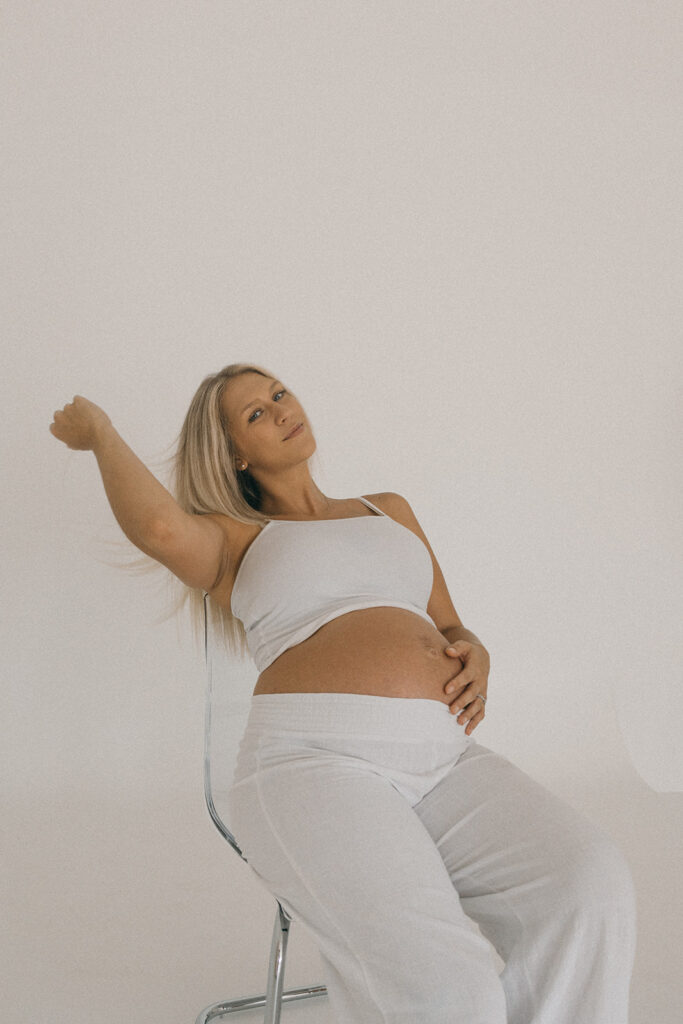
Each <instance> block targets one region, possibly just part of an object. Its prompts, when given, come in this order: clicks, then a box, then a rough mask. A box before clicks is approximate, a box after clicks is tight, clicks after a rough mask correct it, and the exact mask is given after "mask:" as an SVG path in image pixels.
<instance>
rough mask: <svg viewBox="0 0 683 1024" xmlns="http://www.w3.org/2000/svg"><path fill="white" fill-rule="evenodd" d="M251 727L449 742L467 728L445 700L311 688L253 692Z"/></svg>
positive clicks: (281, 730)
mask: <svg viewBox="0 0 683 1024" xmlns="http://www.w3.org/2000/svg"><path fill="white" fill-rule="evenodd" d="M248 727H249V728H256V729H266V730H268V731H275V732H283V731H285V732H293V733H301V732H333V733H352V734H354V735H356V736H359V735H372V736H389V737H391V738H393V739H395V740H396V739H401V738H404V739H406V740H409V739H415V738H417V737H419V738H421V739H424V738H430V739H431V740H439V739H444V740H447V741H450V742H452V740H453V736H454V733H456V732H457V731H460V732H463V733H464V729H465V727H464V726H463V725H460V724H459V723H458V722H457V719H456V716H455V715H452V714H451V713H450V711H449V710H448V705H447V704H446V703H445V702H444V701H440V700H431V699H427V698H423V697H382V696H378V695H376V694H369V693H328V692H320V693H319V692H310V691H305V692H298V693H257V694H252V696H251V707H250V712H249V725H248Z"/></svg>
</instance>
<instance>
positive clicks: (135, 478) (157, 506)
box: [93, 423, 181, 550]
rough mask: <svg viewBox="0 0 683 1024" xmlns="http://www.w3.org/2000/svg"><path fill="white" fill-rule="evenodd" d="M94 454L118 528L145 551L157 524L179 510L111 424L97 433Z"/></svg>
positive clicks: (170, 495)
mask: <svg viewBox="0 0 683 1024" xmlns="http://www.w3.org/2000/svg"><path fill="white" fill-rule="evenodd" d="M93 453H94V455H95V458H96V459H97V464H98V466H99V469H100V473H101V474H102V482H103V484H104V489H105V491H106V493H107V498H108V499H109V504H110V505H111V507H112V511H113V513H114V515H115V517H116V520H117V522H118V524H119V526H120V527H121V529H122V530H123V532H124V533H125V534H126V536H127V537H128V539H129V540H131V541H132V542H133V544H135V545H136V547H139V548H142V550H146V549H147V547H148V544H149V543H150V542H151V541H152V540H153V539H154V537H155V536H156V531H157V530H158V528H159V526H160V524H162V523H169V522H170V521H171V520H172V519H173V518H174V517H176V516H177V515H178V513H179V512H180V511H181V509H180V506H179V505H178V503H177V502H176V500H175V498H174V497H173V495H172V494H171V493H170V492H169V491H167V490H166V488H165V487H164V486H163V484H161V483H159V481H158V480H157V478H156V477H155V476H154V474H153V473H151V472H150V471H149V470H148V469H147V467H146V466H145V464H144V463H143V462H141V460H140V459H139V458H138V457H137V455H136V454H135V452H134V451H133V450H132V449H131V448H129V447H128V445H127V444H126V442H125V441H124V440H123V438H122V437H121V436H120V434H119V433H118V432H117V431H116V430H115V428H114V427H113V426H112V425H111V424H110V423H109V424H106V425H105V426H104V427H102V429H100V430H99V431H98V433H97V440H96V442H95V444H94V446H93Z"/></svg>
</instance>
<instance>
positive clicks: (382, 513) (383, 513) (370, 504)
mask: <svg viewBox="0 0 683 1024" xmlns="http://www.w3.org/2000/svg"><path fill="white" fill-rule="evenodd" d="M358 500H359V501H362V502H363V503H364V504H365V505H367V506H368V507H369V508H374V510H375V512H379V514H380V515H381V516H385V515H386V512H382V509H381V508H377V506H376V505H373V504H372V502H371V501H368V499H367V498H361V497H360V496H359V498H358Z"/></svg>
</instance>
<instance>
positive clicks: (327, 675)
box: [254, 607, 462, 704]
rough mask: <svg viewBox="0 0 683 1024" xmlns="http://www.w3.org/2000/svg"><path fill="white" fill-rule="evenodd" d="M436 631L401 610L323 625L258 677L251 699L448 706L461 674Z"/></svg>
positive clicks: (367, 612)
mask: <svg viewBox="0 0 683 1024" xmlns="http://www.w3.org/2000/svg"><path fill="white" fill-rule="evenodd" d="M447 646H448V640H447V639H446V637H445V636H444V635H443V633H440V632H439V630H438V629H437V628H436V626H433V625H432V626H430V624H429V623H428V622H427V620H426V619H423V618H422V617H421V616H420V615H416V614H415V613H414V612H411V611H408V610H407V609H404V608H386V607H382V608H361V609H358V610H357V611H352V612H346V613H345V614H344V615H340V616H338V617H337V618H336V619H332V621H331V622H326V623H325V625H323V626H321V627H320V629H318V630H316V632H315V633H313V634H312V635H311V636H309V637H307V638H306V639H305V640H303V641H302V642H301V643H299V644H296V645H295V646H294V647H290V648H289V649H288V650H286V651H283V653H282V654H281V655H280V656H279V657H278V658H276V659H275V661H274V662H272V664H270V665H269V666H268V667H267V668H266V669H264V671H263V672H262V673H261V674H260V676H259V678H258V682H257V683H256V687H255V688H254V693H255V694H257V693H301V692H305V691H309V692H310V691H314V692H325V693H334V692H339V693H369V694H376V695H377V696H381V697H422V698H427V699H428V700H440V701H443V703H444V704H450V703H452V701H453V700H454V699H455V697H456V696H457V695H458V693H459V692H460V690H459V688H458V685H457V681H456V689H455V692H454V693H444V687H445V685H446V682H447V681H448V680H449V679H453V678H454V677H455V676H456V675H457V674H458V673H459V672H460V671H461V670H462V662H461V660H460V659H459V658H453V657H449V655H447V654H444V648H445V647H447Z"/></svg>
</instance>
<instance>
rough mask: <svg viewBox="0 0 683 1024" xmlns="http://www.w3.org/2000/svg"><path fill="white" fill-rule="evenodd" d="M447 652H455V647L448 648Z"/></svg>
mask: <svg viewBox="0 0 683 1024" xmlns="http://www.w3.org/2000/svg"><path fill="white" fill-rule="evenodd" d="M446 650H447V651H454V650H455V647H447V648H446Z"/></svg>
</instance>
